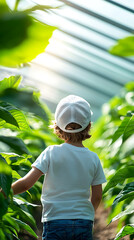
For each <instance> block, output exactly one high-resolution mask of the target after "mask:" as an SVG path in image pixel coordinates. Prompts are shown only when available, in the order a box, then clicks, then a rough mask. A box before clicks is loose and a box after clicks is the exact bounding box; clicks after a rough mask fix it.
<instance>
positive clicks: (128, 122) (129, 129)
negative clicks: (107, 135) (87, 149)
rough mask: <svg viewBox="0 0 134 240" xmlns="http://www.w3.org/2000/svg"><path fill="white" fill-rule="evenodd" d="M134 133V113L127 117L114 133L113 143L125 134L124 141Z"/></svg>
mask: <svg viewBox="0 0 134 240" xmlns="http://www.w3.org/2000/svg"><path fill="white" fill-rule="evenodd" d="M133 133H134V115H131V116H130V117H125V118H124V119H123V121H122V122H121V125H120V126H119V127H118V129H117V131H116V132H115V133H114V135H113V138H112V143H111V144H113V143H114V142H115V141H116V140H117V139H118V138H119V137H120V136H122V135H123V141H125V140H126V139H127V138H129V137H130V136H131V135H132V134H133Z"/></svg>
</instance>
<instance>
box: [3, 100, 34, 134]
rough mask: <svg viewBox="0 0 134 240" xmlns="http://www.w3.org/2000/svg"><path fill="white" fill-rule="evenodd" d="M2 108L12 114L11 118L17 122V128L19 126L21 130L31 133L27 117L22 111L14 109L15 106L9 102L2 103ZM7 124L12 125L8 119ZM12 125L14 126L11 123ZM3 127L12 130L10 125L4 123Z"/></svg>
mask: <svg viewBox="0 0 134 240" xmlns="http://www.w3.org/2000/svg"><path fill="white" fill-rule="evenodd" d="M0 106H1V108H4V109H5V111H7V112H9V114H11V116H12V117H13V119H14V120H15V123H16V125H15V124H14V125H15V126H17V127H18V128H19V129H20V130H27V131H31V129H30V127H29V125H28V123H27V121H26V117H25V115H24V114H23V113H22V111H20V110H19V109H18V108H16V107H14V106H13V105H11V104H9V103H7V102H3V101H0ZM0 117H1V115H0ZM1 118H2V117H1ZM7 123H10V122H9V120H8V119H7ZM10 124H13V123H10ZM1 127H4V128H10V126H9V125H8V124H4V123H3V126H2V124H1Z"/></svg>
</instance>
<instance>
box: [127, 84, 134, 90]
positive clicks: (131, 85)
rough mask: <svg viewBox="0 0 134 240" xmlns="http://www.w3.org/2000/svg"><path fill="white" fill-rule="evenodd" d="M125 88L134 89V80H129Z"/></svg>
mask: <svg viewBox="0 0 134 240" xmlns="http://www.w3.org/2000/svg"><path fill="white" fill-rule="evenodd" d="M125 88H126V89H127V90H128V91H134V82H128V83H126V85H125Z"/></svg>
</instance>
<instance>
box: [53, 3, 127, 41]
mask: <svg viewBox="0 0 134 240" xmlns="http://www.w3.org/2000/svg"><path fill="white" fill-rule="evenodd" d="M53 12H56V14H60V15H61V16H62V17H63V18H66V17H67V18H68V19H69V20H70V27H71V24H72V23H71V20H72V21H76V22H77V23H78V24H83V27H91V28H92V29H93V30H97V31H99V32H100V33H104V34H107V35H108V36H110V37H114V38H123V37H125V36H126V35H128V32H127V31H125V30H122V29H120V28H117V27H115V26H113V25H111V24H109V23H107V22H104V21H101V20H99V19H97V18H95V17H93V16H90V15H88V14H84V13H83V12H81V11H79V10H77V9H74V8H70V7H68V6H65V7H64V8H62V9H59V10H55V11H53ZM55 18H56V17H55Z"/></svg>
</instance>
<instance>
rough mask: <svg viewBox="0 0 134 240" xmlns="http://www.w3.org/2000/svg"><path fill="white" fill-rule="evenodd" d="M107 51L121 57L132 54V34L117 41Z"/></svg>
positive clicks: (133, 40)
mask: <svg viewBox="0 0 134 240" xmlns="http://www.w3.org/2000/svg"><path fill="white" fill-rule="evenodd" d="M109 52H110V53H111V54H114V55H118V56H121V57H128V56H134V36H129V37H126V38H123V39H120V40H118V41H117V44H116V45H115V46H113V47H112V48H111V49H110V50H109Z"/></svg>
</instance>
